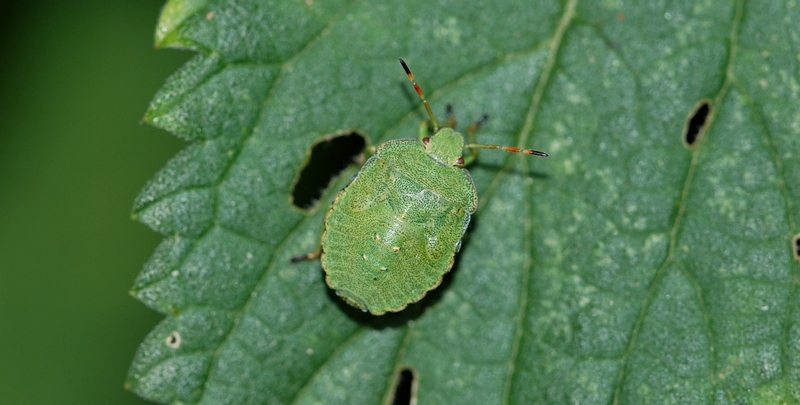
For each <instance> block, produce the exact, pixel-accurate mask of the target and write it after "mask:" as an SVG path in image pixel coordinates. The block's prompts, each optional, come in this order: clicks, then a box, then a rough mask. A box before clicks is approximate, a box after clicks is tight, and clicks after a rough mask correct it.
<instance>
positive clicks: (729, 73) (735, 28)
mask: <svg viewBox="0 0 800 405" xmlns="http://www.w3.org/2000/svg"><path fill="white" fill-rule="evenodd" d="M743 8H744V0H737V2H736V6H735V12H734V15H733V22H732V24H731V32H730V34H729V35H728V46H729V53H728V61H727V63H726V67H725V80H724V82H723V83H722V85H721V86H720V90H719V91H718V92H717V94H716V96H715V97H714V104H713V107H715V108H718V107H719V106H720V104H721V103H722V101H723V99H724V97H725V96H726V95H727V94H728V89H729V87H730V86H731V84H732V82H733V81H734V75H733V66H734V63H735V61H736V59H735V58H736V47H737V35H738V32H739V24H740V22H741V19H742V15H743ZM712 118H713V117H712ZM712 124H713V122H712ZM706 132H708V128H706ZM704 140H705V138H700V139H698V143H697V144H695V145H694V146H693V148H692V151H691V161H690V163H689V167H688V168H687V170H686V175H685V177H684V183H683V189H682V190H681V195H680V197H679V201H678V212H677V213H676V214H675V219H674V220H673V223H672V227H671V230H670V234H669V238H670V240H669V247H668V250H667V257H666V258H665V259H664V262H663V263H662V264H661V266H660V267H659V269H658V271H656V274H655V277H654V278H653V281H652V282H651V283H650V287H649V288H648V290H647V295H645V298H644V301H643V302H642V305H641V308H640V310H639V315H638V316H637V319H636V322H635V323H634V325H633V329H632V330H631V332H630V339H629V340H628V345H627V347H626V348H625V351H624V353H623V354H622V357H621V358H620V364H619V371H618V372H617V381H616V383H615V385H614V393H613V397H612V401H611V403H612V404H614V405H617V404H619V400H620V395H621V392H622V386H623V384H624V382H625V377H626V375H625V369H626V367H627V363H628V358H629V356H630V354H631V352H632V351H633V349H634V347H635V346H636V338H637V336H638V333H639V331H641V328H642V324H643V323H644V321H645V318H646V315H647V310H648V309H649V307H650V304H651V303H652V300H653V298H654V297H655V295H656V290H657V288H658V286H659V282H660V281H661V280H662V278H663V277H664V274H665V273H666V270H667V268H668V267H669V265H670V264H672V263H673V262H675V263H676V264H677V265H678V266H679V268H680V269H681V270H682V274H683V276H684V277H686V279H687V280H689V282H690V283H691V284H692V285H693V286H694V288H695V291H696V293H697V298H698V301H699V303H700V306H701V309H702V312H703V318H704V321H705V322H704V323H705V326H706V333H707V334H708V338H709V350H710V351H711V354H710V361H711V363H710V367H709V368H710V370H711V375H710V376H709V379H710V381H711V390H709V395H710V396H712V397H713V395H714V392H715V389H716V384H717V379H716V377H715V375H714V374H715V370H716V361H715V356H714V339H713V334H712V331H711V325H710V314H709V312H708V308H707V306H706V305H705V299H704V297H703V292H702V288H701V287H700V285H699V284H698V283H697V280H696V279H695V278H694V276H692V275H691V274H690V273H689V272H688V271H687V270H686V268H685V267H684V266H683V263H681V262H680V260H676V259H675V245H676V244H677V237H678V232H679V231H680V227H681V221H682V219H683V216H684V214H685V213H686V202H687V201H688V199H689V191H690V189H691V186H692V182H693V178H694V171H695V169H696V168H697V160H698V155H699V154H700V153H701V152H702V150H703V148H702V146H703V144H704ZM784 190H785V188H784ZM784 195H787V196H788V192H785V193H784ZM787 200H788V198H787ZM795 278H796V277H795ZM792 290H794V289H792ZM787 319H788V310H787ZM787 324H788V322H787ZM786 332H787V331H786V327H785V325H784V336H785V335H786ZM784 340H785V339H784ZM782 351H783V353H782V355H783V357H784V360H786V359H785V357H786V347H785V346H784V347H783V348H782ZM785 364H786V362H785V361H784V362H783V367H785ZM784 371H785V370H784ZM784 374H785V373H784ZM712 399H713V398H709V401H711V400H712Z"/></svg>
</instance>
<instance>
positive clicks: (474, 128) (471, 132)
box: [463, 114, 489, 166]
mask: <svg viewBox="0 0 800 405" xmlns="http://www.w3.org/2000/svg"><path fill="white" fill-rule="evenodd" d="M488 120H489V115H487V114H483V115H481V117H480V118H479V119H478V120H477V121H475V122H473V123H472V124H470V125H469V127H467V130H466V131H465V132H466V135H467V146H466V147H465V149H469V154H468V155H467V156H464V164H463V166H467V165H469V164H470V163H472V162H473V161H475V159H476V158H477V157H478V148H471V147H470V146H472V145H474V144H475V133H476V132H478V130H479V129H481V127H482V126H484V125H485V124H486V121H488Z"/></svg>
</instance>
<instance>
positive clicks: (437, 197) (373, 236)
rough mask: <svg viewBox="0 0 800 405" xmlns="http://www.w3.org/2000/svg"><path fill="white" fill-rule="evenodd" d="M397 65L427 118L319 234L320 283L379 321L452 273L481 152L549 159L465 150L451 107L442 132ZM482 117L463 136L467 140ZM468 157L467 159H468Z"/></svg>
mask: <svg viewBox="0 0 800 405" xmlns="http://www.w3.org/2000/svg"><path fill="white" fill-rule="evenodd" d="M400 64H401V65H402V66H403V69H404V70H405V72H406V75H407V76H408V79H409V80H410V81H411V83H412V84H413V85H414V89H415V90H416V92H417V94H418V95H419V97H420V98H421V99H422V103H423V105H424V106H425V110H426V111H427V112H428V116H429V117H430V125H431V126H432V127H433V135H432V136H430V137H428V130H429V127H428V124H429V123H428V122H427V121H423V122H422V124H421V125H420V129H419V133H418V139H397V140H392V141H388V142H386V143H384V144H381V145H379V146H378V147H377V149H376V151H375V154H374V155H373V156H372V157H370V158H369V160H367V162H366V163H365V164H364V166H363V167H362V168H361V170H360V171H359V172H358V174H357V175H356V176H355V178H353V180H352V181H351V182H350V184H349V185H348V186H347V187H346V188H345V189H344V190H342V191H341V192H339V194H338V195H337V196H336V199H335V200H334V202H333V205H332V206H331V208H330V210H329V211H328V214H327V216H326V217H325V230H324V232H323V234H322V251H321V253H315V254H310V255H305V256H301V257H298V258H295V259H293V261H297V260H302V259H310V258H316V257H317V256H321V261H322V267H323V268H324V269H325V274H326V277H325V280H326V282H327V283H328V285H329V286H330V287H331V288H332V289H334V290H335V291H336V293H337V294H338V295H339V296H340V297H342V298H343V299H344V300H345V301H346V302H347V303H349V304H351V305H353V306H355V307H357V308H360V309H362V310H364V311H369V312H371V313H372V314H374V315H382V314H384V313H386V312H387V311H391V312H397V311H400V310H402V309H403V308H405V307H406V306H407V305H408V304H410V303H413V302H416V301H419V300H420V299H421V298H422V297H423V296H425V294H426V293H427V292H428V291H430V290H432V289H434V288H436V287H437V286H438V285H439V284H440V283H441V281H442V277H443V276H444V274H445V273H447V272H448V271H450V269H451V268H452V267H453V260H454V258H455V254H456V253H457V252H458V250H459V248H460V246H461V238H462V237H463V236H464V232H465V231H466V229H467V225H469V221H470V216H471V215H472V214H473V213H474V212H475V209H476V208H477V207H478V193H477V191H476V190H475V186H474V185H473V183H472V178H471V177H470V175H469V172H468V171H467V170H466V169H464V168H462V166H466V165H468V164H470V163H471V162H473V161H474V160H475V158H476V156H477V151H478V149H499V150H503V151H506V152H512V153H525V154H528V155H534V156H541V157H547V156H548V155H547V154H546V153H544V152H541V151H538V150H534V149H522V148H517V147H513V146H498V145H483V144H476V143H469V144H467V145H465V144H464V136H463V135H461V133H459V132H456V131H455V130H454V129H453V128H452V127H453V126H455V120H454V119H453V116H452V113H451V109H450V108H449V106H448V114H447V116H448V122H449V124H450V126H449V127H443V128H439V126H438V124H437V122H436V118H435V117H434V115H433V111H431V107H430V105H429V104H428V101H427V100H426V99H425V95H424V94H423V92H422V89H421V88H420V87H419V85H418V84H417V82H416V81H415V80H414V75H413V74H412V73H411V70H410V69H409V68H408V66H407V65H406V63H405V62H404V61H403V60H402V59H400ZM486 119H487V117H486V116H485V115H484V116H483V117H481V119H480V120H479V121H477V122H476V123H474V124H472V125H470V126H469V128H468V129H467V130H466V134H467V137H468V138H469V140H470V141H472V139H473V137H474V134H475V132H476V131H477V130H478V128H480V126H481V125H483V123H485V122H486ZM465 151H466V152H467V153H466V156H465V153H464V152H465Z"/></svg>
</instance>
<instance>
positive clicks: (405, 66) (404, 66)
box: [400, 58, 439, 133]
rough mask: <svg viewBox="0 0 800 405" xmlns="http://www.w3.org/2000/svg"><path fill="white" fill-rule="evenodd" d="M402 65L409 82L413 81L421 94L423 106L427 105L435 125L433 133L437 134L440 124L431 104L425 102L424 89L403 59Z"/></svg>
mask: <svg viewBox="0 0 800 405" xmlns="http://www.w3.org/2000/svg"><path fill="white" fill-rule="evenodd" d="M400 64H401V65H403V69H404V70H405V71H406V76H408V80H411V83H412V84H413V85H414V90H416V91H417V94H419V98H421V99H422V104H423V105H425V109H426V110H427V111H428V116H429V117H431V124H432V125H433V133H436V131H438V130H439V124H437V123H436V117H434V116H433V111H432V110H431V106H430V104H428V100H425V94H423V93H422V89H421V88H420V87H419V85H418V84H417V82H416V81H415V80H414V74H413V73H411V69H409V68H408V65H406V61H404V60H403V58H400Z"/></svg>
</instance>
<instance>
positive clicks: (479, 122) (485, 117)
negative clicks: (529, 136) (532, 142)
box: [464, 114, 550, 159]
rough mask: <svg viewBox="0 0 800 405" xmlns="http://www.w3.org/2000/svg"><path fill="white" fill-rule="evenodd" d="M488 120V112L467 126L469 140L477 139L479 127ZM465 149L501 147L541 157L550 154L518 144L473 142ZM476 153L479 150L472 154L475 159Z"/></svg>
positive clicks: (510, 151) (513, 151)
mask: <svg viewBox="0 0 800 405" xmlns="http://www.w3.org/2000/svg"><path fill="white" fill-rule="evenodd" d="M488 120H489V116H488V115H486V114H483V115H481V118H480V119H478V120H477V121H475V122H473V123H472V124H470V126H469V127H468V128H467V131H466V132H467V138H468V139H469V140H474V139H475V132H477V131H478V129H480V128H481V127H482V126H484V125H485V124H486V121H488ZM464 149H472V150H473V151H474V150H475V149H499V150H502V151H505V152H509V153H524V154H526V155H533V156H541V157H548V156H550V155H548V154H547V153H545V152H542V151H540V150H536V149H522V148H517V147H516V146H500V145H485V144H480V143H471V144H468V145H465V146H464ZM475 153H477V151H475V152H474V153H473V156H472V158H473V159H474V157H475V156H474V154H475Z"/></svg>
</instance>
